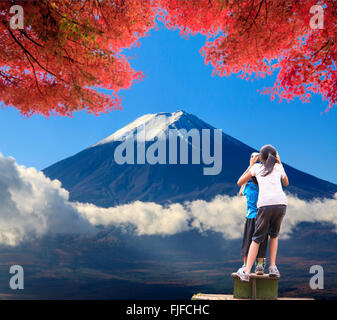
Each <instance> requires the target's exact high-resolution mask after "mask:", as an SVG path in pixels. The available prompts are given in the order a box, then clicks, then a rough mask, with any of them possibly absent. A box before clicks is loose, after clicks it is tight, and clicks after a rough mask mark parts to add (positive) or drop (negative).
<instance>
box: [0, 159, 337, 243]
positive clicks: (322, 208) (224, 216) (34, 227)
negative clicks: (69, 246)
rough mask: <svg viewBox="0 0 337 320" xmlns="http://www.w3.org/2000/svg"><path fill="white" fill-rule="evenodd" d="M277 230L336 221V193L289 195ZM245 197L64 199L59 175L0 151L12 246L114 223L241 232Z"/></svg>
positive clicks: (166, 230) (141, 230)
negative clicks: (119, 201) (98, 202)
mask: <svg viewBox="0 0 337 320" xmlns="http://www.w3.org/2000/svg"><path fill="white" fill-rule="evenodd" d="M288 201H289V206H288V209H287V214H286V217H285V219H284V222H283V224H282V230H281V235H282V237H283V238H285V237H287V236H289V234H290V233H291V230H292V228H293V227H294V226H295V225H296V224H297V223H298V222H301V221H310V222H316V221H319V222H330V223H333V224H335V225H336V226H337V194H336V195H335V197H334V198H333V199H324V200H313V201H304V200H300V199H298V198H296V197H294V196H291V195H289V196H288ZM244 216H245V201H244V198H242V197H239V196H235V197H229V196H225V195H224V196H217V197H215V198H214V199H213V200H212V201H209V202H207V201H203V200H196V201H192V202H186V203H184V204H178V203H173V204H169V205H167V206H163V205H159V204H156V203H153V202H141V201H136V202H133V203H130V204H125V205H120V206H116V207H111V208H101V207H97V206H95V205H93V204H89V203H78V202H70V201H69V193H68V191H66V190H65V189H63V188H62V186H61V183H60V182H59V181H58V180H53V181H52V180H50V179H49V178H47V177H46V176H45V175H44V174H43V173H42V172H41V171H37V170H36V169H35V168H26V167H24V166H20V165H18V164H17V163H16V162H15V159H13V158H5V157H4V156H2V155H1V154H0V244H4V245H10V246H15V245H18V244H20V243H21V242H23V241H27V240H28V241H29V240H33V239H35V238H39V237H42V236H43V235H46V234H62V233H81V234H85V235H88V234H89V235H90V234H93V233H94V232H95V230H96V226H98V225H100V226H105V227H108V226H116V227H119V228H122V229H123V230H125V231H126V232H132V233H133V234H135V235H161V236H169V235H174V234H176V233H180V232H184V231H188V230H192V229H197V230H198V231H199V232H201V233H204V232H207V231H214V232H220V233H221V234H222V235H223V237H224V238H225V239H237V238H240V237H241V236H242V232H243V223H244V219H245V218H244Z"/></svg>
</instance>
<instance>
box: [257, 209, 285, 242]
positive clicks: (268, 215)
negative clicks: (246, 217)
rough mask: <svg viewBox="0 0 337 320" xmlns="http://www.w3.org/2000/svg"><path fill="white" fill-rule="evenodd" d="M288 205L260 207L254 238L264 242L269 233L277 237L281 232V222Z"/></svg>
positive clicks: (272, 236)
mask: <svg viewBox="0 0 337 320" xmlns="http://www.w3.org/2000/svg"><path fill="white" fill-rule="evenodd" d="M286 209H287V206H286V205H284V204H277V205H272V206H264V207H260V208H258V210H257V215H256V224H255V232H254V234H253V237H252V240H253V241H255V242H257V243H262V242H263V241H264V240H265V239H266V238H267V237H268V235H269V236H270V237H271V238H276V237H277V236H278V234H279V232H280V227H281V223H282V220H283V217H284V215H285V214H286Z"/></svg>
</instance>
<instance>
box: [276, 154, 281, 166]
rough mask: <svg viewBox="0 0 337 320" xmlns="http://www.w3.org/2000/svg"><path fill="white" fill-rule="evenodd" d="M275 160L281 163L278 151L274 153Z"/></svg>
mask: <svg viewBox="0 0 337 320" xmlns="http://www.w3.org/2000/svg"><path fill="white" fill-rule="evenodd" d="M276 161H277V163H279V164H281V159H280V155H279V154H278V153H277V154H276Z"/></svg>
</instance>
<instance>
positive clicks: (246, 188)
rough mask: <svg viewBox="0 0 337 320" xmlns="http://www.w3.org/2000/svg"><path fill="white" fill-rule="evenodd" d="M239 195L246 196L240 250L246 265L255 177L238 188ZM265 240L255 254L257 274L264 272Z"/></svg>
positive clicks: (256, 192) (252, 226)
mask: <svg viewBox="0 0 337 320" xmlns="http://www.w3.org/2000/svg"><path fill="white" fill-rule="evenodd" d="M254 156H255V153H253V154H252V155H251V158H252V157H254ZM240 195H241V196H245V197H246V201H247V213H246V222H245V228H244V232H243V241H242V250H241V254H242V256H243V257H244V258H243V265H244V266H246V263H247V256H248V251H249V246H250V243H251V242H252V236H253V234H254V231H255V222H256V215H257V199H258V196H259V186H258V183H257V180H256V178H255V177H252V179H251V180H249V181H248V182H247V183H246V184H245V185H243V186H242V187H241V189H240ZM267 242H268V239H267V237H266V239H265V241H264V242H263V243H261V245H260V248H259V252H258V255H257V264H256V268H255V273H256V274H258V275H263V274H264V261H265V258H266V254H267Z"/></svg>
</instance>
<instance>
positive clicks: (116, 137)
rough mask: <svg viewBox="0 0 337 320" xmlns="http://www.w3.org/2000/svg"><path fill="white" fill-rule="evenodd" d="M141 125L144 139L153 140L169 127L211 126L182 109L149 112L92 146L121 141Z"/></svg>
mask: <svg viewBox="0 0 337 320" xmlns="http://www.w3.org/2000/svg"><path fill="white" fill-rule="evenodd" d="M141 126H144V128H145V140H146V141H150V140H153V139H154V138H155V137H157V136H158V135H159V134H160V133H162V132H165V131H166V130H168V129H169V128H172V129H181V128H184V129H186V130H190V129H192V128H197V129H203V128H209V129H210V128H213V127H212V126H210V125H208V124H206V123H205V122H203V121H202V120H200V119H199V118H197V117H196V116H194V115H192V114H189V113H187V112H185V111H183V110H178V111H175V112H158V113H150V114H145V115H143V116H141V117H139V118H137V119H136V120H134V121H133V122H131V123H129V124H128V125H126V126H125V127H123V128H121V129H119V130H117V131H116V132H115V133H113V134H112V135H110V136H108V137H106V138H105V139H103V140H101V141H99V142H98V143H96V144H94V145H93V147H95V146H97V145H101V144H106V143H111V142H114V141H123V140H125V139H127V138H128V137H130V136H131V135H134V134H136V131H137V128H139V129H140V127H141ZM141 130H143V129H141Z"/></svg>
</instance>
